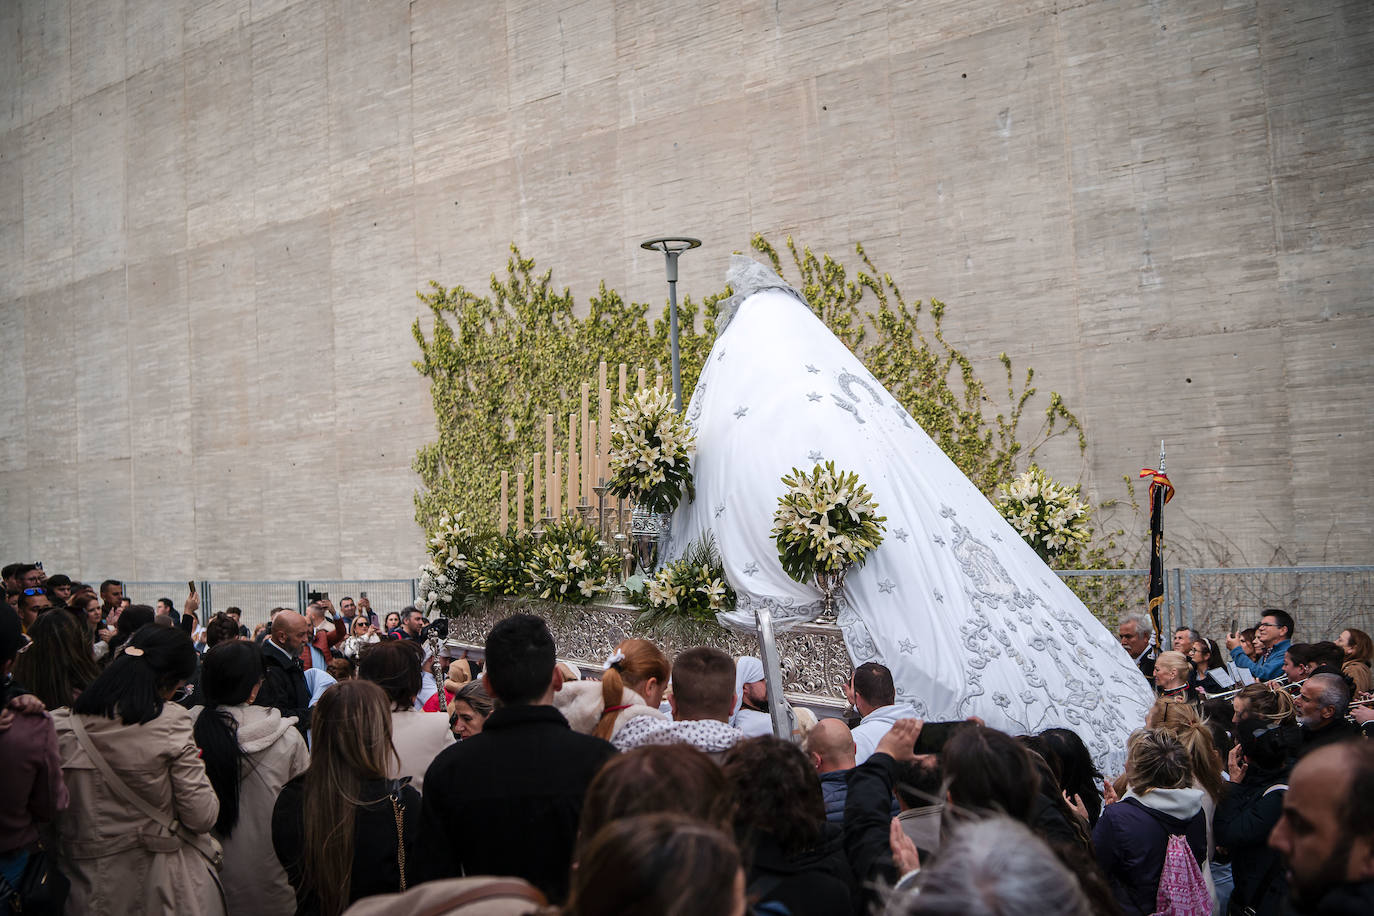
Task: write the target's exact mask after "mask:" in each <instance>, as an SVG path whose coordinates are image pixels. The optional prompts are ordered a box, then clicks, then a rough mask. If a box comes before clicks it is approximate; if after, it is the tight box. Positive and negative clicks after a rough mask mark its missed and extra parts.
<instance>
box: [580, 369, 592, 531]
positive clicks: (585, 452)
mask: <svg viewBox="0 0 1374 916" xmlns="http://www.w3.org/2000/svg"><path fill="white" fill-rule="evenodd" d="M591 399H592V385H591V382H583V383H582V416H581V417H580V418H579V423H578V426H577V435H578V437H579V438H581V440H582V451H581V453H580V454H579V455H578V462H577V470H578V472H579V473H580V474H581V477H580V479H579V480H578V488H577V491H578V493H579V494H580V496H581V499H579V500H578V502H580V503H582V504H583V505H588V504H590V503H591V501H592V488H591V483H592V475H591V457H592V452H591V449H590V448H588V447H587V440H588V439H589V438H590V437H589V436H588V435H587V419H588V417H589V416H590V412H591Z"/></svg>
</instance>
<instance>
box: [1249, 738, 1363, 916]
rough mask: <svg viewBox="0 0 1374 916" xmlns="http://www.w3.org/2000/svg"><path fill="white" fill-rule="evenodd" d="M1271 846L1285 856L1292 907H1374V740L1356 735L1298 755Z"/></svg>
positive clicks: (1335, 914)
mask: <svg viewBox="0 0 1374 916" xmlns="http://www.w3.org/2000/svg"><path fill="white" fill-rule="evenodd" d="M1269 845H1270V846H1272V847H1274V848H1275V849H1277V850H1278V851H1279V853H1280V854H1281V855H1283V857H1284V858H1285V859H1286V860H1287V861H1288V873H1289V875H1290V878H1291V880H1290V882H1289V889H1290V891H1291V893H1292V896H1293V903H1294V904H1295V906H1296V909H1297V912H1299V913H1304V914H1306V913H1318V914H1323V916H1345V914H1349V916H1356V914H1359V916H1368V914H1369V913H1372V912H1374V744H1372V743H1371V742H1369V741H1366V740H1364V739H1360V738H1357V739H1354V740H1351V741H1343V742H1340V743H1339V744H1330V745H1327V746H1325V747H1322V748H1319V749H1317V750H1314V751H1312V752H1311V753H1310V754H1308V755H1307V756H1305V757H1303V758H1302V760H1301V761H1299V763H1298V765H1297V766H1296V767H1294V768H1293V775H1292V776H1291V777H1289V780H1288V792H1287V794H1286V795H1285V797H1284V799H1283V814H1282V816H1280V818H1279V822H1278V824H1276V825H1275V826H1274V830H1273V832H1272V833H1270V835H1269Z"/></svg>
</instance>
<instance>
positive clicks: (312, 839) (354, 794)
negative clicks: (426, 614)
mask: <svg viewBox="0 0 1374 916" xmlns="http://www.w3.org/2000/svg"><path fill="white" fill-rule="evenodd" d="M311 728H312V738H313V744H312V747H311V750H310V769H308V770H306V771H305V773H304V774H302V775H301V776H298V777H296V778H295V779H293V780H292V781H291V782H289V783H287V784H286V785H285V786H284V787H282V791H281V795H280V796H279V797H278V798H277V805H276V808H275V809H274V810H273V812H272V846H273V848H274V849H275V850H276V853H277V858H278V859H279V860H280V861H281V864H282V867H283V868H285V869H286V876H287V878H288V879H289V880H290V881H291V886H292V887H294V888H295V889H296V912H297V913H299V914H308V916H315V914H319V916H338V914H339V913H341V912H343V910H344V909H346V908H347V907H348V905H349V904H350V903H352V902H353V901H355V900H358V899H359V898H362V897H370V896H372V895H373V894H389V893H396V892H397V891H402V890H405V889H406V887H407V885H408V883H409V882H408V877H409V875H408V869H407V866H406V863H407V862H408V861H409V859H410V853H411V851H412V849H413V847H414V845H415V837H416V834H417V832H418V830H419V816H420V793H418V792H416V791H415V790H414V789H412V788H411V787H410V786H409V785H408V784H406V781H405V780H394V779H391V778H389V776H388V771H389V770H390V769H391V767H392V765H393V764H397V763H399V761H397V760H396V751H395V749H394V748H393V747H392V745H391V704H390V701H388V699H387V696H386V693H385V692H383V690H382V688H380V687H378V686H377V685H376V684H373V683H372V682H370V681H359V680H349V681H340V682H339V683H337V684H335V685H333V686H332V687H330V688H329V689H328V690H326V691H325V692H324V694H323V695H322V696H321V697H320V701H319V703H317V704H316V706H315V713H314V716H313V721H312V724H311ZM352 800H357V802H354V801H352Z"/></svg>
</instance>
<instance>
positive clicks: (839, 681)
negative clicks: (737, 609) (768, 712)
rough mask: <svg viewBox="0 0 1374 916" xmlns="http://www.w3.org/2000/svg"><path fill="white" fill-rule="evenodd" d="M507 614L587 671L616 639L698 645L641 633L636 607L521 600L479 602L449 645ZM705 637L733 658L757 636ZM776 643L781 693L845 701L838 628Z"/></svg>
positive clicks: (471, 639)
mask: <svg viewBox="0 0 1374 916" xmlns="http://www.w3.org/2000/svg"><path fill="white" fill-rule="evenodd" d="M511 614H534V615H535V616H537V617H542V618H543V619H544V620H545V622H547V623H548V625H549V629H550V631H552V633H553V638H554V644H555V645H556V646H557V647H558V657H559V658H562V659H567V660H569V661H571V662H573V663H575V664H577V665H580V666H581V667H583V668H585V669H588V670H592V671H595V670H599V669H600V668H601V664H602V659H604V658H606V656H608V655H610V654H611V652H613V651H614V650H615V647H616V645H618V644H619V643H620V642H621V640H624V639H629V638H631V637H642V638H645V639H651V640H653V642H654V644H655V645H657V646H658V647H659V648H661V649H662V650H663V652H664V654H666V655H667V656H668V657H669V658H673V657H674V656H676V655H677V654H678V653H679V652H681V651H682V650H683V649H688V648H691V646H692V645H697V644H698V643H696V642H692V641H690V639H687V640H684V638H683V637H679V636H676V635H674V634H664V635H660V634H654V633H648V632H643V631H641V630H640V629H639V628H637V627H636V626H635V618H636V617H637V616H638V614H639V611H638V610H637V609H635V608H632V607H628V606H624V605H604V604H588V605H581V606H569V605H554V604H548V603H546V602H543V601H531V600H527V599H520V598H512V599H503V600H499V601H496V602H493V603H491V604H488V605H483V606H479V607H477V608H474V609H473V610H472V611H471V612H470V613H467V614H464V615H463V616H461V617H455V618H453V619H451V620H450V621H449V643H450V644H452V645H454V646H462V647H471V648H481V647H482V646H483V645H485V644H486V640H487V633H488V632H489V631H490V630H491V628H492V627H493V626H495V625H496V623H497V622H498V621H500V620H502V619H504V618H506V617H509V616H510V615H511ZM860 626H862V623H861V624H860ZM865 635H867V634H866V632H865ZM704 641H706V642H708V643H709V644H710V645H713V646H715V647H716V648H718V649H720V650H721V651H722V652H727V653H729V654H730V655H731V656H732V657H738V656H741V655H754V656H757V655H758V654H759V646H758V639H757V637H756V636H755V635H754V634H753V633H752V632H736V631H731V630H724V629H713V630H711V631H710V636H709V638H706V639H705V640H704ZM777 645H778V654H779V655H780V656H781V659H782V675H783V691H784V692H785V693H787V694H788V695H789V696H791V697H794V698H799V699H803V700H805V701H807V702H816V701H822V702H829V703H833V704H835V705H837V706H843V705H844V684H845V682H846V681H847V680H848V679H849V672H850V668H851V665H850V660H849V651H848V649H847V648H846V647H845V642H844V637H843V635H842V634H841V632H840V629H839V628H838V627H834V626H826V625H823V624H814V623H800V624H796V625H795V626H793V627H792V628H791V629H789V630H786V631H780V632H778V633H777Z"/></svg>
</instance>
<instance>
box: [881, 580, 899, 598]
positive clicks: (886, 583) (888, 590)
mask: <svg viewBox="0 0 1374 916" xmlns="http://www.w3.org/2000/svg"><path fill="white" fill-rule="evenodd" d="M896 588H897V583H896V582H893V581H892V580H891V579H884V580H883V581H881V582H879V583H878V591H880V592H882V593H883V594H884V595H890V594H892V592H893V590H894V589H896Z"/></svg>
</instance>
